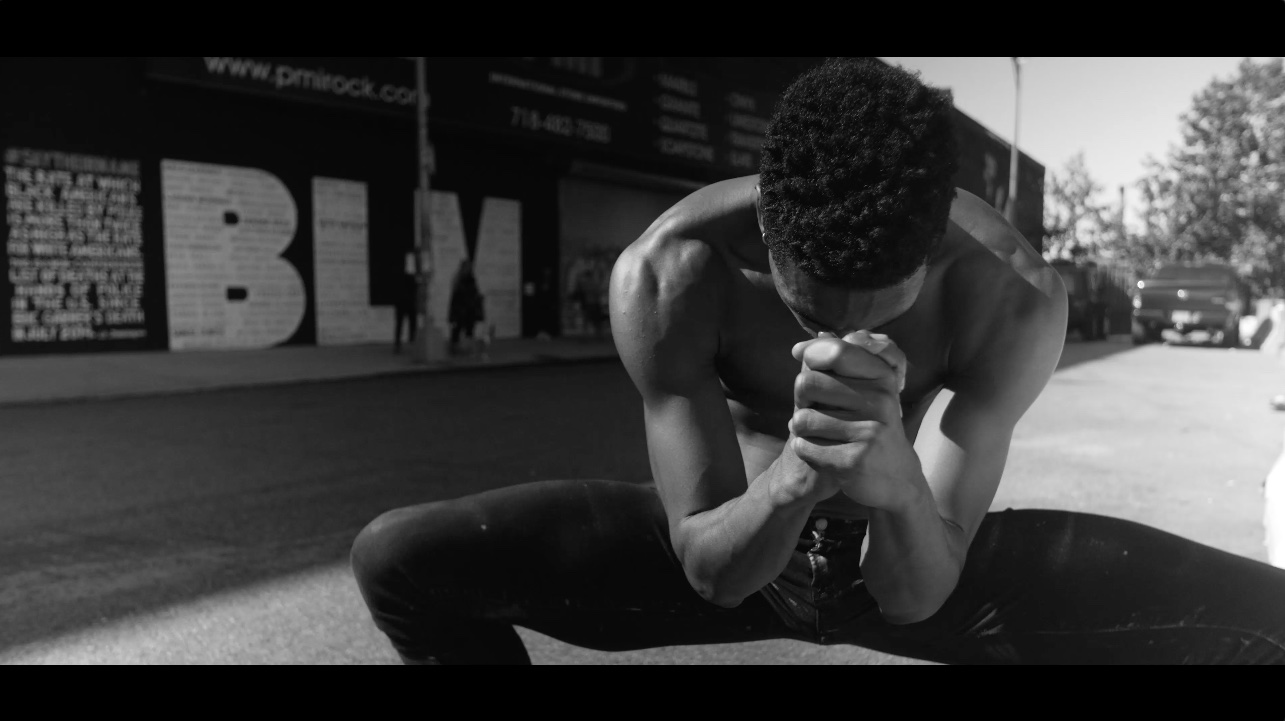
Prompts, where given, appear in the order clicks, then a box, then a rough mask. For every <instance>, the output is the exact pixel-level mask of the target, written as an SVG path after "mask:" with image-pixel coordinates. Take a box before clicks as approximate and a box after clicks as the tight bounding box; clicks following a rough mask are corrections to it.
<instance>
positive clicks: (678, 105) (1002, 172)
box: [0, 57, 1044, 355]
mask: <svg viewBox="0 0 1285 721" xmlns="http://www.w3.org/2000/svg"><path fill="white" fill-rule="evenodd" d="M821 60H822V58H641V57H640V58H605V57H604V58H430V59H429V62H428V90H429V96H430V98H431V109H430V117H431V124H430V137H431V140H432V144H433V146H434V148H435V168H436V171H435V173H434V175H433V177H432V185H433V192H432V194H431V200H430V202H429V204H428V206H429V208H430V211H429V212H430V220H431V225H432V228H433V243H434V258H435V262H436V265H437V267H436V268H435V272H436V273H437V274H439V275H440V274H446V275H450V274H453V273H454V271H455V269H456V268H457V267H458V265H459V263H460V261H461V260H462V259H463V258H464V257H466V256H467V257H470V258H471V259H472V260H473V263H474V267H475V269H476V275H477V278H478V281H479V285H480V286H481V289H482V291H483V292H484V294H485V296H486V304H487V306H486V315H487V322H488V323H491V324H492V325H494V331H495V335H496V336H497V337H501V338H503V337H517V336H535V335H537V334H540V333H548V334H550V335H582V334H592V333H596V332H603V331H605V326H604V324H603V323H602V322H601V321H602V320H603V319H602V312H603V309H604V305H603V304H604V303H605V288H606V282H607V277H608V275H609V271H610V268H611V264H612V262H613V261H614V259H615V256H616V254H617V253H618V252H619V250H620V249H621V248H622V247H623V246H625V245H627V244H628V243H630V242H631V241H633V240H634V239H635V238H637V237H638V236H639V235H640V234H641V233H642V231H643V230H644V229H646V227H647V226H648V225H649V224H650V223H651V222H652V221H653V220H654V219H655V218H656V217H657V216H658V215H659V214H660V213H661V212H662V211H664V210H665V209H666V208H668V207H669V206H670V205H672V204H673V203H674V202H676V201H677V200H679V199H680V198H682V197H683V196H684V195H686V194H687V193H689V192H691V190H693V189H695V188H697V187H700V186H701V185H704V184H706V183H709V182H712V181H716V180H721V179H724V178H729V177H735V176H739V175H746V174H750V173H754V172H757V168H758V159H759V155H758V147H759V144H760V142H761V137H762V134H763V131H764V128H765V126H766V124H767V120H768V118H769V117H770V115H771V111H772V107H773V104H774V102H775V99H776V97H777V96H778V95H779V93H780V92H781V90H783V89H784V88H785V86H786V85H788V83H789V82H790V80H791V79H792V78H793V77H795V76H796V75H797V74H798V73H800V72H802V71H803V70H805V69H807V68H808V67H811V66H812V65H814V64H816V63H818V62H820V61H821ZM414 86H415V73H414V64H413V63H412V62H411V61H410V60H408V59H406V58H316V57H314V58H209V57H204V58H200V57H198V58H65V59H62V58H30V59H19V58H6V59H3V60H0V97H3V98H4V102H3V103H0V153H3V162H4V172H5V187H4V193H3V195H0V209H2V211H3V212H2V214H0V217H2V218H3V221H4V223H3V225H0V235H2V236H3V237H4V246H5V253H4V255H3V256H2V257H0V264H2V265H3V266H4V275H3V284H0V294H3V295H4V296H5V297H7V298H8V299H9V312H7V313H0V355H6V354H17V353H56V352H83V351H112V350H189V349H191V350H196V349H215V348H266V347H273V346H278V345H297V344H305V345H309V344H321V345H329V344H344V343H371V342H388V341H391V339H392V334H393V302H394V300H395V297H396V295H397V292H398V287H399V281H400V280H401V279H402V277H403V275H404V274H405V273H406V271H407V268H408V264H409V263H411V260H412V259H411V258H409V257H408V254H409V253H410V252H411V250H412V249H413V248H414V245H415V240H414V235H415V189H416V186H417V183H418V160H419V159H418V155H417V150H416V116H415V102H416V98H415V93H414V89H413V88H414ZM956 125H957V128H958V132H959V133H960V141H961V142H960V145H961V160H960V171H959V176H958V179H957V181H958V184H959V186H960V187H963V188H965V189H967V190H970V191H972V192H974V193H976V194H978V195H980V196H982V197H984V198H986V199H987V200H989V201H990V202H991V203H993V204H996V205H1002V203H1003V200H1004V195H1005V194H1006V192H1007V188H1008V145H1007V144H1006V143H1004V142H1003V141H1001V140H1000V139H999V138H997V137H996V136H995V135H994V134H992V133H990V132H989V131H987V130H986V129H985V128H984V127H982V126H981V125H980V124H978V123H976V122H975V121H973V120H972V119H970V118H968V117H967V116H964V115H963V114H962V113H960V114H958V122H957V124H956ZM1043 176H1044V169H1043V167H1042V166H1040V165H1039V164H1038V163H1036V162H1034V161H1033V160H1031V159H1030V158H1029V157H1026V156H1022V157H1021V180H1022V187H1021V189H1020V191H1019V199H1020V203H1019V208H1018V225H1019V229H1020V230H1022V231H1023V233H1024V234H1025V235H1026V237H1027V238H1028V239H1030V240H1031V241H1032V243H1033V244H1035V245H1037V247H1038V243H1039V237H1040V221H1041V214H1042V198H1043ZM448 286H449V284H448V283H442V282H435V283H434V292H433V295H432V297H431V298H430V306H431V308H432V311H433V315H434V317H435V318H439V319H440V318H442V317H443V316H444V315H445V309H446V304H447V302H448V294H449V287H448Z"/></svg>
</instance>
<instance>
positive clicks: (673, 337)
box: [353, 61, 1285, 663]
mask: <svg viewBox="0 0 1285 721" xmlns="http://www.w3.org/2000/svg"><path fill="white" fill-rule="evenodd" d="M950 117H951V101H950V96H949V94H948V93H946V92H944V91H938V90H934V89H931V88H928V87H926V86H924V85H923V84H921V83H920V82H919V80H918V78H917V77H915V76H913V75H911V74H909V73H906V72H905V71H903V70H901V69H898V68H893V67H888V66H884V65H882V64H878V63H872V62H866V61H832V62H829V63H827V64H825V65H824V66H822V67H820V68H817V69H814V70H812V71H810V72H809V73H806V74H804V75H803V76H802V77H801V78H800V79H798V80H797V81H795V83H794V84H792V85H791V87H790V88H789V89H788V90H787V91H786V93H785V94H784V96H783V98H782V100H781V103H780V105H779V106H778V108H777V110H776V112H775V113H774V115H773V118H772V122H771V124H770V126H769V128H768V132H767V140H766V142H765V144H764V148H763V163H762V168H761V173H760V175H757V176H750V177H745V178H738V179H734V180H728V181H724V182H721V183H715V184H713V185H711V186H709V187H706V188H704V189H702V190H699V191H697V192H695V193H693V194H692V195H691V196H689V197H687V198H686V199H684V200H683V201H681V202H680V203H678V204H677V205H675V206H674V207H673V208H671V209H670V210H669V211H667V212H666V213H665V214H664V215H663V216H662V217H661V218H659V219H658V220H657V221H656V222H655V223H653V224H652V226H651V227H650V228H649V229H648V230H647V231H646V233H644V234H643V236H642V237H641V238H639V239H638V240H637V241H636V242H635V243H634V244H633V245H631V246H630V247H629V248H628V249H626V250H625V251H624V252H623V253H622V255H621V257H620V259H619V260H618V261H617V263H616V266H615V269H614V271H613V274H612V279H611V320H612V332H613V334H614V336H615V340H616V345H617V347H618V349H619V351H620V356H621V359H622V361H623V363H624V365H625V368H626V369H627V370H628V372H629V374H630V376H631V377H632V379H633V380H634V383H635V384H636V385H637V387H638V390H639V392H640V393H641V395H642V399H643V405H644V409H645V423H646V432H647V442H648V448H649V452H650V458H651V466H652V472H653V475H654V478H655V488H654V489H653V488H650V487H641V486H636V485H632V484H626V483H619V482H611V481H546V482H539V483H526V484H521V485H518V486H513V487H510V488H506V489H502V490H497V491H490V492H486V493H482V494H477V495H474V496H468V497H465V498H461V499H456V500H452V501H444V502H438V503H430V504H425V505H421V506H414V507H411V508H405V509H399V510H396V511H392V512H389V513H386V514H384V515H383V516H381V517H380V518H378V519H376V520H375V521H374V522H372V523H371V524H370V526H368V527H367V528H366V529H365V530H364V531H363V532H362V534H361V535H360V536H359V537H358V539H357V541H356V543H355V544H354V549H353V568H354V572H355V574H356V576H357V579H358V583H359V585H360V587H361V590H362V594H363V596H364V598H365V599H366V602H367V604H368V605H369V606H370V609H371V612H372V615H373V617H374V619H375V622H376V624H377V625H378V626H379V628H380V629H381V630H383V631H384V632H385V633H386V634H387V635H388V636H389V638H390V640H391V641H392V643H393V645H394V647H395V648H396V649H397V651H398V652H399V654H400V655H401V656H402V658H403V659H404V660H406V661H407V662H408V663H486V662H498V663H523V662H527V661H528V660H529V659H528V657H527V655H526V651H525V649H524V647H523V645H522V643H521V640H520V639H519V637H518V636H517V634H516V632H515V631H514V630H513V625H514V624H517V625H521V626H525V627H528V628H531V629H533V630H536V631H538V632H541V633H544V634H547V635H550V636H553V637H555V638H559V639H562V640H564V641H567V642H569V643H573V644H578V645H582V646H587V647H590V648H596V649H604V650H617V649H632V648H644V647H655V646H670V645H681V644H701V643H727V642H739V641H752V640H762V639H767V638H791V639H799V640H805V641H810V642H813V643H821V644H832V643H848V644H856V645H860V646H864V647H867V648H872V649H876V650H880V651H884V652H887V653H893V654H898V655H902V656H911V657H915V658H920V659H926V660H931V661H937V662H944V663H997V662H998V663H1011V662H1027V663H1041V662H1045V663H1047V662H1053V663H1081V662H1083V663H1111V662H1171V661H1172V662H1180V661H1196V662H1217V661H1238V662H1245V661H1253V662H1275V663H1282V662H1285V610H1283V609H1285V572H1282V571H1280V570H1279V569H1273V568H1271V567H1270V566H1268V565H1266V564H1262V563H1257V562H1255V561H1252V560H1249V559H1245V558H1242V557H1239V556H1234V555H1232V554H1228V553H1225V552H1222V551H1218V550H1216V549H1212V548H1209V547H1206V546H1201V545H1199V544H1196V543H1193V542H1190V541H1186V540H1183V539H1181V538H1178V537H1176V536H1172V535H1171V534H1167V533H1164V532H1161V531H1158V530H1155V529H1151V528H1148V527H1145V526H1141V525H1139V524H1134V523H1131V522H1128V521H1122V520H1116V519H1110V518H1105V517H1101V516H1094V515H1089V514H1077V513H1067V512H1057V511H1040V510H1023V511H1013V510H1009V511H1004V512H999V513H988V511H989V507H990V504H991V502H992V500H993V498H994V495H995V492H996V489H997V487H998V485H999V482H1000V479H1001V476H1002V474H1003V470H1004V464H1005V461H1006V458H1007V454H1008V447H1009V443H1010V440H1011V438H1012V433H1013V429H1014V427H1015V425H1016V424H1017V422H1018V420H1019V419H1020V418H1021V417H1022V415H1023V414H1024V413H1025V411H1026V410H1027V409H1028V408H1029V407H1030V405H1031V404H1032V403H1033V402H1034V400H1035V399H1036V397H1037V396H1038V395H1039V393H1040V392H1041V391H1042V390H1043V388H1044V385H1045V384H1046V383H1047V381H1048V379H1049V377H1050V375H1051V374H1052V373H1053V370H1054V368H1055V367H1056V365H1057V361H1058V358H1059V356H1060V354H1061V351H1062V343H1063V340H1064V338H1065V333H1066V317H1067V306H1066V303H1067V301H1066V293H1065V290H1064V288H1063V287H1062V284H1061V281H1060V279H1059V276H1058V274H1057V273H1056V272H1055V271H1054V270H1052V269H1051V268H1049V267H1048V266H1047V265H1046V264H1045V263H1044V262H1043V260H1042V259H1041V258H1040V255H1039V254H1038V253H1037V252H1035V251H1034V250H1033V249H1032V248H1031V247H1030V245H1029V244H1028V243H1027V242H1026V241H1025V239H1023V238H1022V236H1021V235H1020V234H1019V233H1018V232H1016V231H1015V230H1014V229H1013V228H1012V227H1011V226H1010V225H1008V224H1007V223H1006V222H1005V221H1004V219H1003V218H1002V217H1001V216H1000V215H999V214H998V213H996V212H995V210H994V209H993V208H991V207H990V206H989V205H987V204H986V203H985V202H983V201H981V200H980V199H978V198H976V197H974V196H972V195H970V194H968V193H966V192H964V191H962V190H956V189H955V188H954V187H953V185H952V183H951V177H952V175H953V173H954V168H955V160H954V157H955V148H954V140H953V133H952V131H951V127H950ZM942 389H946V390H948V391H950V393H949V401H948V403H947V404H946V406H945V408H944V411H943V413H942V414H941V416H940V422H939V423H938V422H933V423H929V424H928V425H927V426H924V423H923V422H924V419H925V417H926V412H927V410H928V408H929V406H930V405H931V404H932V402H933V400H934V399H935V398H936V397H937V395H938V393H939V392H940V391H941V390H942ZM943 400H944V399H943ZM569 452H574V450H573V447H569Z"/></svg>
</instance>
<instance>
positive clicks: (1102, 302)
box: [1049, 258, 1120, 341]
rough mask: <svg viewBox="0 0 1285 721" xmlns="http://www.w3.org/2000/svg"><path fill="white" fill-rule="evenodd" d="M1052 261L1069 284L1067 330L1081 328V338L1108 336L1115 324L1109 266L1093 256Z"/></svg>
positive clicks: (1066, 283) (1050, 263)
mask: <svg viewBox="0 0 1285 721" xmlns="http://www.w3.org/2000/svg"><path fill="white" fill-rule="evenodd" d="M1049 265H1051V266H1053V268H1054V269H1055V270H1057V272H1058V275H1060V276H1062V285H1064V286H1066V300H1067V303H1066V305H1067V308H1066V312H1067V318H1066V330H1067V332H1068V333H1070V332H1073V331H1078V332H1079V334H1080V339H1081V340H1086V341H1087V340H1103V339H1105V338H1106V337H1107V335H1108V334H1109V333H1110V332H1111V328H1112V323H1111V317H1112V315H1113V314H1112V302H1111V301H1112V291H1113V290H1114V288H1112V284H1111V282H1110V278H1109V276H1108V274H1107V273H1106V272H1105V269H1104V268H1101V267H1099V265H1098V263H1097V262H1096V261H1094V260H1089V259H1079V260H1068V259H1062V258H1058V259H1054V260H1052V261H1050V262H1049ZM1115 327H1117V328H1118V327H1120V326H1119V325H1116V326H1115Z"/></svg>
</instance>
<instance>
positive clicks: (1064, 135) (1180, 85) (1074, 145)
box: [881, 57, 1267, 229]
mask: <svg viewBox="0 0 1285 721" xmlns="http://www.w3.org/2000/svg"><path fill="white" fill-rule="evenodd" d="M881 59H882V60H884V61H886V62H889V63H892V64H894V65H900V66H902V67H904V68H906V69H908V70H912V71H919V72H920V73H921V74H920V79H922V80H923V81H924V82H926V83H927V84H929V85H933V86H937V87H948V88H950V89H951V91H952V92H953V94H954V98H955V106H956V107H957V108H959V109H960V110H962V111H964V112H965V113H966V114H968V115H969V116H971V117H972V118H973V119H975V120H977V121H978V122H980V123H981V124H982V125H985V126H986V127H987V128H989V129H990V130H991V132H993V133H995V134H996V135H998V136H1000V137H1001V138H1003V139H1004V140H1006V141H1009V142H1011V141H1012V139H1013V120H1014V102H1013V101H1014V95H1015V88H1014V78H1013V62H1012V59H1011V58H881ZM1266 59H1267V58H1253V60H1254V61H1255V62H1262V61H1264V60H1266ZM1021 60H1022V65H1021V104H1020V106H1019V107H1018V117H1017V119H1018V127H1017V145H1018V148H1020V149H1021V151H1022V152H1023V153H1026V154H1027V155H1029V156H1031V157H1032V158H1034V159H1035V160H1036V161H1038V162H1039V163H1041V164H1043V165H1044V167H1045V170H1046V173H1047V171H1049V170H1052V171H1055V172H1061V171H1062V170H1063V168H1064V167H1065V166H1066V163H1067V161H1068V160H1070V159H1071V158H1072V157H1073V156H1074V155H1075V154H1076V153H1077V152H1080V151H1083V152H1084V161H1085V165H1086V166H1087V167H1088V170H1089V175H1091V176H1092V177H1093V179H1094V180H1096V181H1097V182H1098V183H1100V184H1102V185H1103V186H1104V187H1105V188H1106V189H1107V190H1106V191H1105V192H1104V193H1103V194H1102V196H1101V199H1102V200H1104V201H1109V202H1110V203H1111V206H1112V207H1118V204H1119V197H1120V190H1119V188H1120V186H1121V185H1124V186H1126V190H1125V222H1126V223H1127V224H1128V225H1129V226H1131V227H1133V228H1135V229H1136V228H1137V225H1138V221H1137V217H1136V215H1135V211H1136V209H1137V207H1138V195H1137V191H1136V190H1135V189H1134V188H1133V184H1134V182H1135V181H1137V180H1138V179H1139V178H1140V177H1142V175H1143V173H1144V168H1143V159H1144V158H1145V157H1146V156H1147V155H1152V156H1154V157H1156V158H1157V159H1160V160H1164V159H1165V157H1166V156H1167V154H1168V150H1169V148H1170V146H1171V145H1175V144H1177V143H1179V142H1180V141H1181V134H1180V132H1179V116H1180V115H1181V114H1182V113H1184V112H1185V111H1187V110H1189V109H1190V108H1191V102H1192V98H1193V97H1194V96H1195V95H1196V93H1198V92H1199V91H1200V90H1202V89H1204V88H1205V87H1206V86H1208V85H1209V83H1210V82H1211V81H1212V80H1214V79H1215V78H1217V79H1221V80H1226V79H1230V78H1231V77H1233V76H1234V75H1235V74H1236V68H1237V66H1238V65H1239V64H1240V62H1241V60H1243V58H1241V57H1235V58H1022V59H1021ZM1046 177H1047V175H1046Z"/></svg>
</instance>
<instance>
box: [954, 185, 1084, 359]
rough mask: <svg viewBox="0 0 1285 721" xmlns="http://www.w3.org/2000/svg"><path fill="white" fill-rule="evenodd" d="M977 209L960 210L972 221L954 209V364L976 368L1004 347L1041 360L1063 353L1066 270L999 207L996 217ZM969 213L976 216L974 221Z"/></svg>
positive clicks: (1006, 352) (1005, 349) (1000, 351)
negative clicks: (1003, 215) (1034, 244)
mask: <svg viewBox="0 0 1285 721" xmlns="http://www.w3.org/2000/svg"><path fill="white" fill-rule="evenodd" d="M974 197H975V196H974ZM978 202H981V203H984V202H985V201H980V199H978ZM971 212H975V213H976V215H970V214H961V215H960V216H958V217H959V219H960V220H961V221H964V222H957V221H956V218H957V216H956V213H955V212H952V214H951V221H952V226H953V227H952V228H951V230H950V231H949V234H950V236H951V243H952V248H951V250H950V252H949V255H948V262H947V268H946V269H945V273H944V275H945V280H944V281H943V286H944V290H945V293H946V298H947V302H946V303H945V304H944V305H943V307H944V308H946V309H947V312H948V313H950V314H951V315H952V316H954V317H953V318H952V320H953V321H954V323H953V324H952V325H953V326H954V329H955V332H954V340H953V343H952V352H951V361H952V362H951V365H952V366H953V369H954V370H955V371H956V372H964V373H966V374H973V373H975V372H976V371H977V370H978V368H979V366H990V365H993V364H995V363H996V362H997V361H998V360H999V359H998V358H997V357H996V356H997V354H1000V353H1004V354H1007V355H1014V356H1021V357H1022V358H1024V359H1026V360H1027V361H1031V362H1036V363H1039V362H1040V361H1041V360H1042V359H1043V356H1049V355H1056V354H1059V353H1060V352H1061V346H1062V343H1063V341H1064V340H1065V337H1066V290H1065V287H1064V286H1063V285H1062V280H1061V276H1059V275H1058V273H1057V271H1056V270H1055V269H1054V268H1053V267H1052V266H1050V265H1049V264H1048V263H1047V262H1046V261H1045V260H1044V259H1043V258H1042V257H1041V256H1040V254H1039V253H1038V252H1037V251H1035V250H1034V248H1032V247H1031V246H1030V244H1029V243H1027V242H1026V240H1025V239H1024V238H1022V237H1021V235H1020V234H1018V233H1017V232H1016V231H1015V230H1013V229H1012V227H1011V226H1008V225H1007V223H1003V225H1002V227H1001V225H1000V224H999V223H998V222H997V218H998V219H1000V220H1002V218H1001V217H1000V216H998V214H997V213H995V212H994V210H993V209H990V212H991V213H995V214H994V215H993V216H990V217H987V214H986V213H985V212H984V211H983V212H977V211H975V210H974V211H970V213H971ZM969 219H973V220H974V221H975V222H974V223H973V224H972V225H966V223H967V221H968V220H969ZM1043 360H1046V359H1043Z"/></svg>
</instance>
